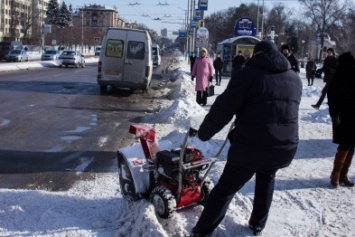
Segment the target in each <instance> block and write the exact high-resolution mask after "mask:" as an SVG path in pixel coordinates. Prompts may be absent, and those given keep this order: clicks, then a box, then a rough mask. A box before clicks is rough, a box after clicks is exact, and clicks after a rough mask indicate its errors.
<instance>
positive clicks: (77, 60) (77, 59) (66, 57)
mask: <svg viewBox="0 0 355 237" xmlns="http://www.w3.org/2000/svg"><path fill="white" fill-rule="evenodd" d="M58 63H59V67H62V66H65V67H68V66H69V65H71V66H75V67H85V57H84V55H83V54H81V53H80V52H78V51H73V50H64V51H63V52H62V53H61V54H60V55H59V57H58Z"/></svg>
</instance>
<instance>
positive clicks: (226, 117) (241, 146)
mask: <svg viewBox="0 0 355 237" xmlns="http://www.w3.org/2000/svg"><path fill="white" fill-rule="evenodd" d="M301 94H302V82H301V79H300V77H299V76H298V75H297V73H295V72H294V71H293V70H291V67H290V64H289V62H288V61H287V59H286V58H285V57H284V56H283V55H282V54H281V53H280V52H279V50H278V49H277V46H276V45H275V44H274V43H272V42H271V41H261V42H259V43H257V44H256V45H255V48H254V54H253V56H252V57H251V58H250V60H249V61H248V63H247V64H246V67H245V68H243V69H241V70H239V71H236V73H235V75H234V76H233V78H232V80H230V81H229V84H228V85H227V88H226V89H225V90H224V92H223V93H222V94H221V95H219V96H218V97H217V98H216V100H215V102H214V103H213V105H212V106H211V109H210V111H209V112H208V114H207V115H206V117H205V118H204V120H203V122H202V124H201V125H200V127H199V129H198V132H197V137H198V138H199V139H201V140H202V141H207V140H209V139H211V137H212V136H214V135H215V134H216V133H218V132H219V131H220V130H221V129H222V128H223V127H224V126H226V125H227V124H229V123H230V122H231V120H232V119H233V117H234V116H235V117H236V120H235V129H233V131H232V132H231V135H230V136H229V137H231V146H230V148H229V151H228V157H227V163H226V165H225V167H224V170H223V173H222V175H221V177H220V178H219V181H218V182H217V184H216V186H215V187H214V188H213V189H212V191H211V193H210V195H209V198H208V200H207V203H206V205H205V207H204V210H203V212H202V214H201V216H200V218H199V220H198V222H197V224H196V225H195V227H193V229H192V233H191V235H190V236H192V237H196V236H199V237H206V236H211V235H212V232H213V231H214V229H216V228H217V226H218V225H219V224H220V223H221V221H222V220H223V218H224V216H225V214H226V212H227V209H228V206H229V203H230V202H231V201H232V199H233V197H234V195H235V193H236V192H238V191H239V190H240V189H241V188H242V187H243V186H244V185H245V183H246V182H248V181H249V180H250V179H251V178H252V177H253V176H254V175H255V192H254V200H253V210H252V212H251V216H250V219H249V228H250V229H251V230H252V231H253V234H254V235H261V233H262V230H263V229H264V227H265V225H266V222H267V219H268V215H269V209H270V206H271V203H272V199H273V192H274V185H275V177H276V172H277V171H278V170H279V169H281V168H284V167H287V166H288V165H290V163H291V162H292V160H293V158H294V156H295V154H296V150H297V146H298V141H299V138H298V112H299V105H300V101H301Z"/></svg>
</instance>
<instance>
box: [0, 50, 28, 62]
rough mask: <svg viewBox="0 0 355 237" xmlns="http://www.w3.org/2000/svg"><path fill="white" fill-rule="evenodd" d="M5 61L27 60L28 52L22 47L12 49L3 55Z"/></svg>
mask: <svg viewBox="0 0 355 237" xmlns="http://www.w3.org/2000/svg"><path fill="white" fill-rule="evenodd" d="M5 60H6V62H28V54H27V52H26V50H24V49H13V50H11V51H10V52H9V53H8V54H7V55H6V56H5Z"/></svg>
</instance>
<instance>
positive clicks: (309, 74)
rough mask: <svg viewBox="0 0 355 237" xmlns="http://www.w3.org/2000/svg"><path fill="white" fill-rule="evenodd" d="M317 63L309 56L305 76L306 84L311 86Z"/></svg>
mask: <svg viewBox="0 0 355 237" xmlns="http://www.w3.org/2000/svg"><path fill="white" fill-rule="evenodd" d="M316 70H317V65H316V62H315V61H314V59H313V58H309V60H308V62H307V64H306V78H307V82H308V86H313V81H314V77H315V74H316Z"/></svg>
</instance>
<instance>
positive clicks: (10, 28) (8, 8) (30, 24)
mask: <svg viewBox="0 0 355 237" xmlns="http://www.w3.org/2000/svg"><path fill="white" fill-rule="evenodd" d="M48 2H49V0H0V41H22V39H24V38H31V37H32V36H33V35H34V34H35V33H36V32H41V26H42V24H43V23H44V19H45V16H46V14H45V13H46V9H47V7H48Z"/></svg>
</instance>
